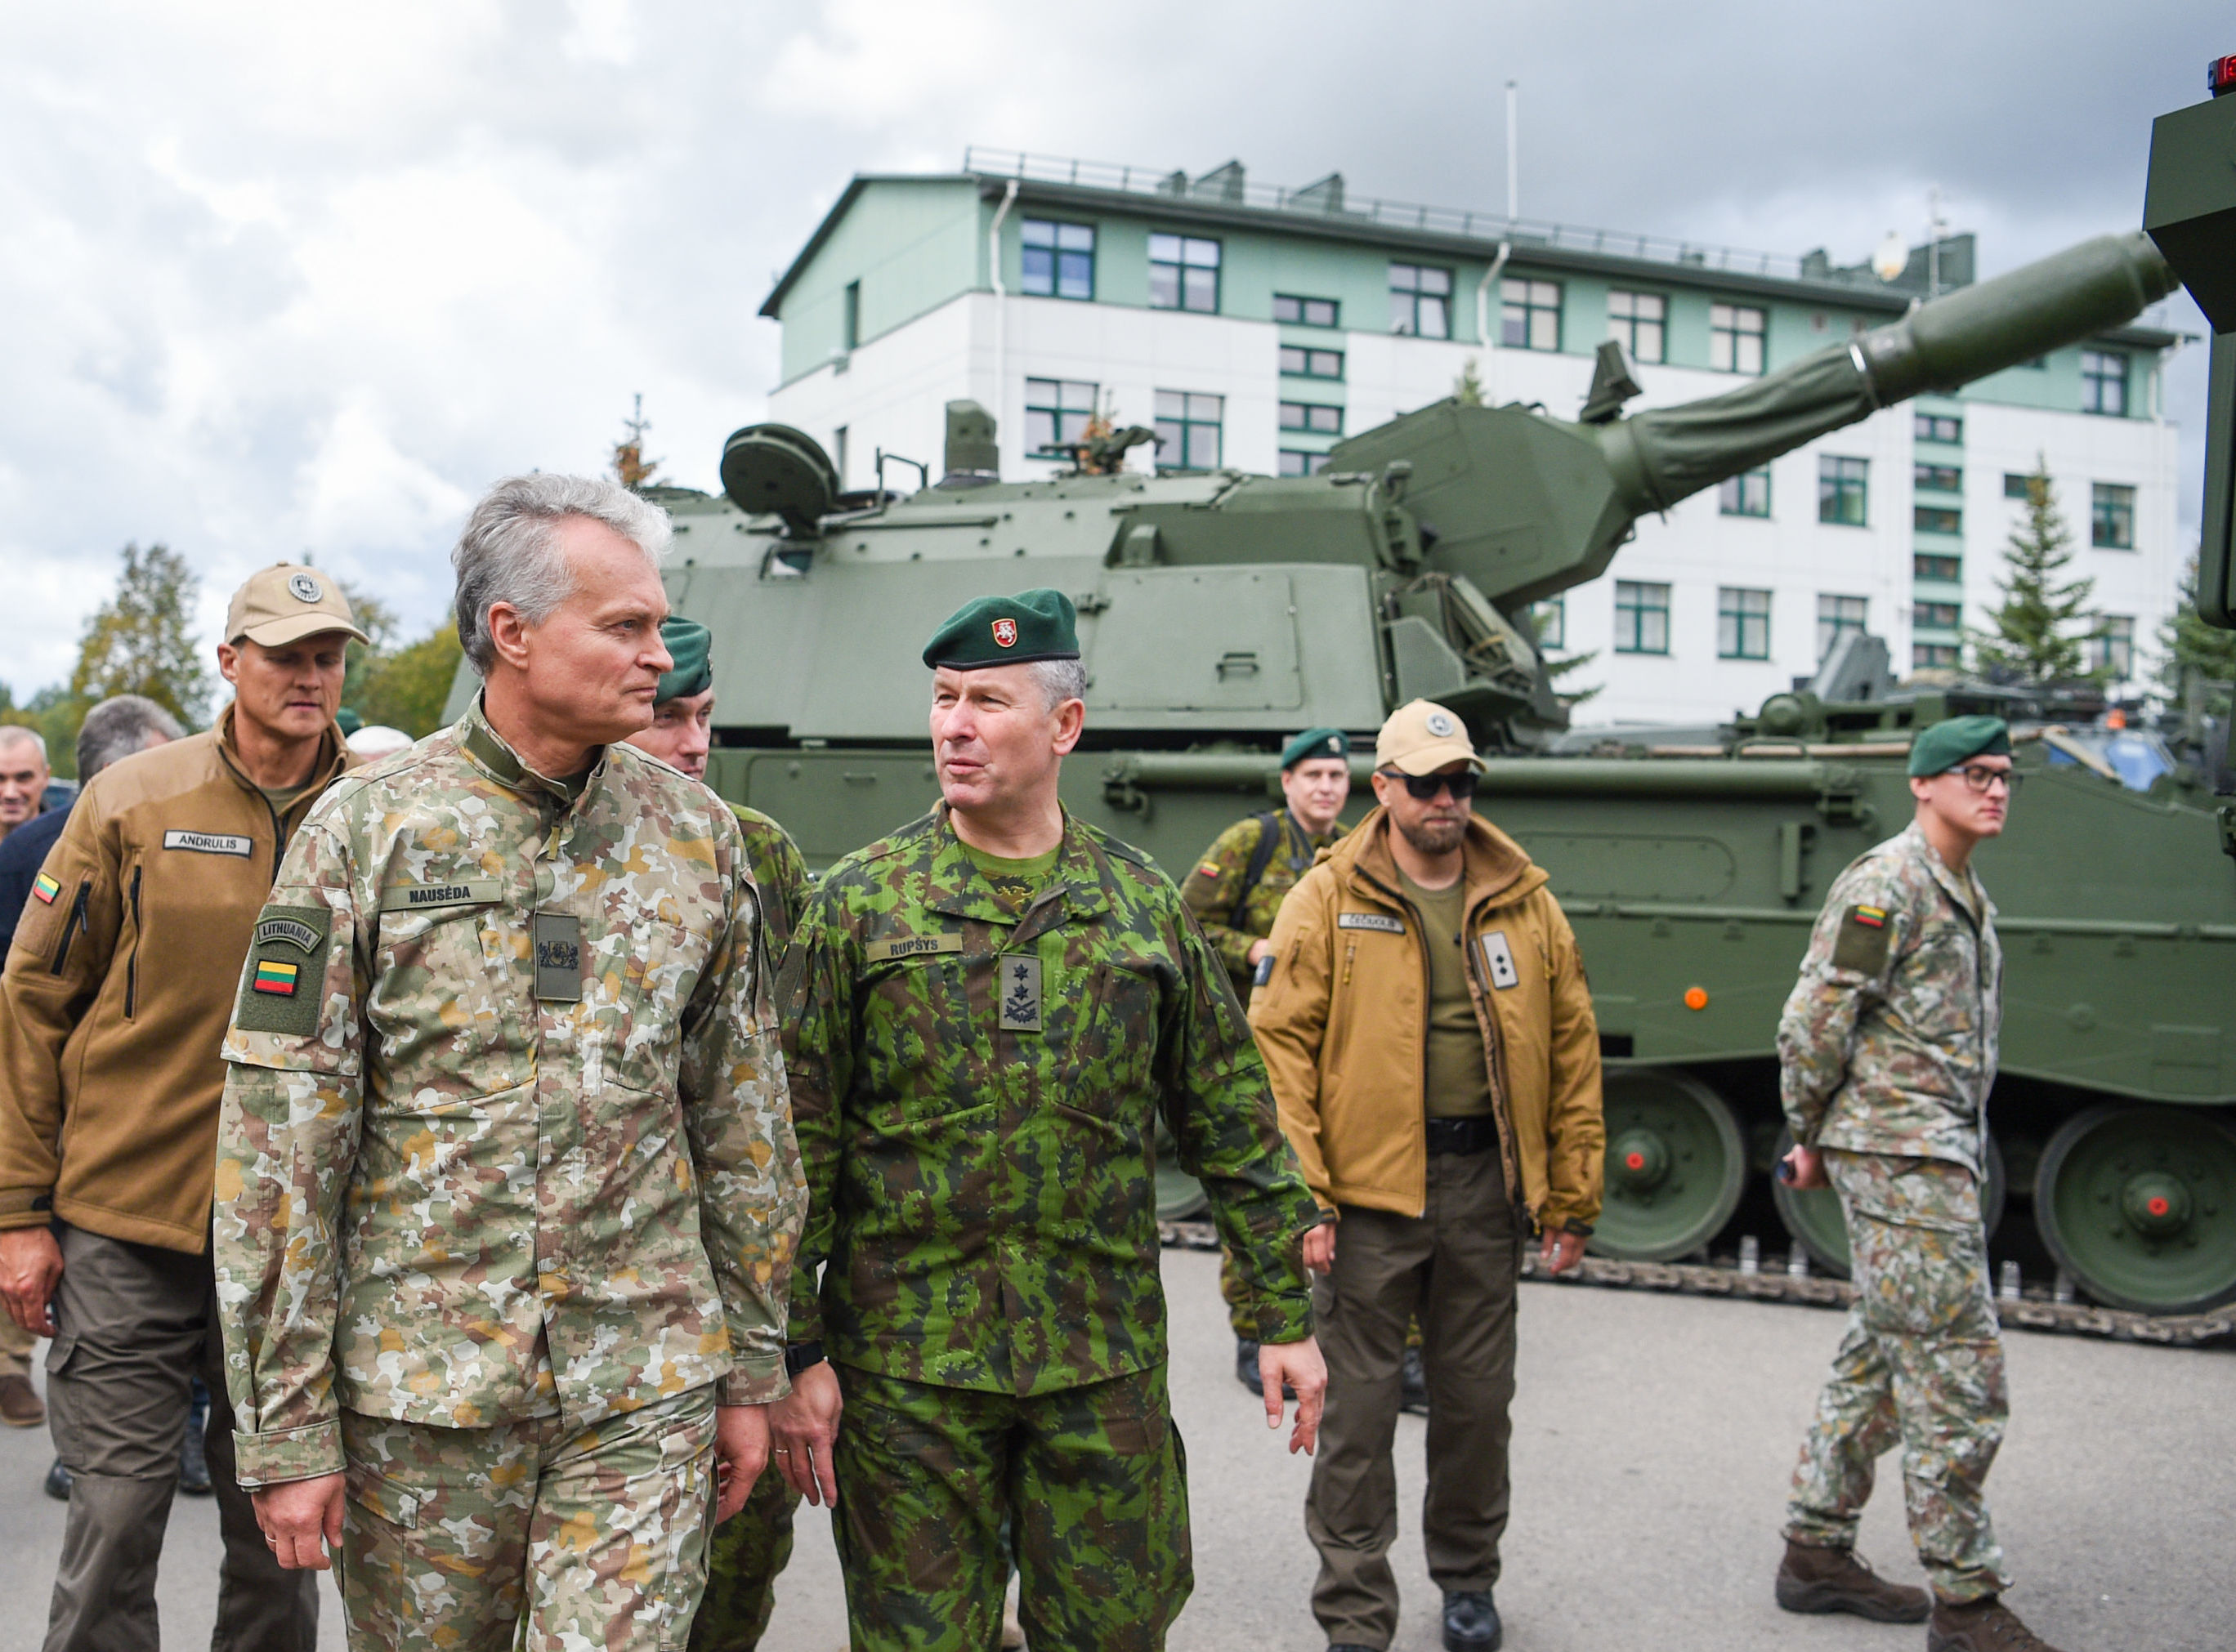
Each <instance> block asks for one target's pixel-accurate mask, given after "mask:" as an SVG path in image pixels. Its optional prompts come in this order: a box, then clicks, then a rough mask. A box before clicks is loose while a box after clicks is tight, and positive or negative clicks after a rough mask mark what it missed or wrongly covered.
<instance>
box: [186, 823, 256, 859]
mask: <svg viewBox="0 0 2236 1652" xmlns="http://www.w3.org/2000/svg"><path fill="white" fill-rule="evenodd" d="M163 847H164V848H165V849H187V850H189V851H191V852H192V853H194V854H196V855H239V856H240V858H241V859H242V860H247V858H248V857H249V856H250V855H253V854H254V853H256V840H255V839H254V838H253V837H242V836H240V835H238V834H237V833H233V832H187V831H178V830H173V831H168V832H165V833H164V834H163Z"/></svg>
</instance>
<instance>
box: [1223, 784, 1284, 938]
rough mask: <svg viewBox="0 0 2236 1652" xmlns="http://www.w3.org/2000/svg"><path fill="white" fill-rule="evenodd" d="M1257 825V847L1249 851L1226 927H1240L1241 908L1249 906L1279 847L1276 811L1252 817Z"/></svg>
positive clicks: (1279, 825)
mask: <svg viewBox="0 0 2236 1652" xmlns="http://www.w3.org/2000/svg"><path fill="white" fill-rule="evenodd" d="M1253 819H1255V820H1256V821H1257V823H1258V846H1257V847H1256V848H1255V849H1252V850H1251V851H1250V864H1249V865H1248V866H1247V867H1246V868H1244V869H1243V872H1242V888H1241V889H1240V891H1239V892H1238V893H1237V894H1236V895H1235V897H1234V906H1233V910H1232V911H1230V912H1228V914H1227V928H1230V929H1240V928H1241V927H1242V908H1244V907H1246V906H1247V905H1249V904H1250V896H1251V895H1252V894H1253V892H1254V891H1255V890H1256V888H1258V885H1259V883H1260V882H1263V881H1264V880H1265V876H1266V868H1267V867H1269V866H1271V865H1272V864H1273V850H1274V849H1275V848H1276V847H1277V846H1278V845H1279V841H1280V838H1281V836H1282V833H1281V816H1280V811H1279V810H1266V813H1264V814H1262V815H1257V816H1253Z"/></svg>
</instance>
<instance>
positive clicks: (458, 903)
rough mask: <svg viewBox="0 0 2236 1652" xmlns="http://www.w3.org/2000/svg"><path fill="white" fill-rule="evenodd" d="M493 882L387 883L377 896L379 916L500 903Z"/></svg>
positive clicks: (496, 884)
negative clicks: (382, 913)
mask: <svg viewBox="0 0 2236 1652" xmlns="http://www.w3.org/2000/svg"><path fill="white" fill-rule="evenodd" d="M503 895H504V884H503V882H502V881H501V880H499V879H497V878H457V879H454V880H452V881H451V882H447V883H391V884H390V885H389V886H388V887H387V888H385V889H383V890H382V891H381V892H380V909H381V910H382V911H383V912H419V911H424V910H425V909H426V908H430V907H472V906H487V905H490V903H492V902H494V901H498V900H501V899H502V898H503Z"/></svg>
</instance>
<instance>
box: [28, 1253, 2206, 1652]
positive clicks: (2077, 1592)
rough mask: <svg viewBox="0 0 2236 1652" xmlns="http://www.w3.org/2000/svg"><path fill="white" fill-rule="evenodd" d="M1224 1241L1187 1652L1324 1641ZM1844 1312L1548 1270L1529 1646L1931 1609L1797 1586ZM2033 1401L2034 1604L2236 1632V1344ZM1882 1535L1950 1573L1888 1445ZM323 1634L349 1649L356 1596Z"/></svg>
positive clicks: (1858, 1629) (1537, 1381)
mask: <svg viewBox="0 0 2236 1652" xmlns="http://www.w3.org/2000/svg"><path fill="white" fill-rule="evenodd" d="M1217 1268H1218V1258H1217V1257H1216V1256H1214V1255H1206V1254H1203V1253H1200V1252H1194V1251H1170V1252H1167V1254H1166V1256H1165V1277H1166V1282H1167V1290H1168V1292H1169V1293H1170V1296H1171V1300H1172V1305H1173V1314H1172V1317H1173V1380H1172V1390H1173V1401H1174V1410H1175V1412H1176V1413H1177V1416H1178V1419H1179V1423H1180V1429H1181V1431H1182V1432H1183V1434H1184V1435H1185V1436H1186V1438H1187V1450H1188V1463H1189V1470H1190V1479H1191V1487H1190V1489H1191V1498H1192V1502H1193V1505H1194V1536H1195V1557H1196V1590H1195V1595H1194V1599H1193V1600H1191V1601H1190V1603H1189V1604H1188V1606H1187V1610H1186V1611H1185V1612H1183V1613H1182V1614H1181V1616H1180V1622H1179V1623H1177V1624H1176V1625H1174V1629H1173V1634H1172V1637H1171V1642H1170V1643H1171V1646H1172V1647H1173V1649H1174V1652H1212V1649H1217V1652H1243V1649H1251V1652H1257V1649H1274V1648H1278V1649H1295V1652H1314V1649H1318V1648H1319V1647H1320V1646H1321V1645H1322V1644H1323V1642H1321V1639H1320V1636H1319V1633H1318V1630H1317V1628H1316V1626H1315V1625H1314V1623H1313V1622H1312V1614H1311V1611H1310V1609H1309V1606H1308V1596H1309V1592H1310V1589H1311V1585H1312V1573H1313V1557H1312V1550H1311V1548H1310V1546H1309V1545H1308V1544H1306V1543H1305V1537H1304V1531H1303V1521H1302V1512H1301V1511H1302V1505H1303V1499H1304V1493H1305V1478H1306V1475H1307V1473H1308V1472H1309V1468H1308V1465H1307V1464H1306V1462H1305V1459H1303V1458H1301V1457H1298V1458H1291V1457H1289V1456H1287V1455H1286V1453H1285V1452H1284V1451H1283V1450H1282V1449H1281V1446H1280V1444H1279V1442H1278V1441H1277V1439H1276V1438H1275V1437H1274V1436H1273V1435H1270V1434H1269V1433H1268V1432H1266V1427H1265V1421H1264V1417H1263V1414H1262V1413H1260V1412H1259V1409H1258V1407H1257V1402H1256V1401H1255V1400H1253V1399H1252V1397H1251V1396H1250V1395H1249V1394H1247V1393H1245V1392H1244V1391H1243V1390H1242V1389H1241V1388H1240V1387H1239V1386H1238V1385H1237V1384H1236V1383H1235V1380H1234V1377H1233V1341H1231V1339H1230V1336H1229V1334H1228V1331H1227V1324H1226V1314H1225V1308H1224V1306H1223V1305H1222V1304H1221V1303H1220V1300H1219V1294H1218V1286H1217V1280H1216V1272H1217ZM1840 1324H1841V1316H1840V1315H1839V1314H1838V1313H1834V1312H1831V1311H1827V1310H1824V1309H1818V1308H1797V1307H1792V1306H1786V1305H1780V1304H1769V1303H1757V1302H1746V1301H1715V1300H1708V1299H1702V1298H1697V1297H1675V1296H1661V1295H1647V1294H1642V1293H1638V1292H1631V1291H1611V1290H1596V1289H1590V1288H1578V1287H1573V1286H1566V1285H1552V1284H1539V1283H1530V1284H1527V1285H1525V1286H1524V1287H1523V1288H1522V1355H1521V1371H1520V1384H1521V1391H1520V1394H1519V1397H1518V1398H1517V1399H1516V1402H1515V1435H1514V1479H1515V1486H1514V1523H1513V1525H1512V1527H1511V1528H1510V1529H1509V1533H1508V1537H1507V1544H1506V1558H1505V1567H1506V1575H1505V1579H1504V1581H1503V1583H1501V1584H1500V1585H1499V1590H1498V1602H1499V1607H1500V1609H1501V1611H1502V1612H1503V1615H1504V1616H1505V1619H1506V1626H1507V1636H1506V1644H1507V1645H1508V1647H1509V1648H1511V1649H1514V1652H1607V1649H1611V1648H1628V1647H1643V1648H1652V1649H1656V1652H1692V1649H1699V1652H1710V1649H1713V1652H1746V1649H1755V1648H1761V1649H1772V1648H1776V1649H1782V1652H1849V1649H1856V1652H1863V1649H1884V1648H1892V1647H1914V1646H1917V1645H1920V1644H1922V1643H1923V1641H1924V1630H1923V1629H1917V1628H1890V1627H1885V1626H1881V1625H1876V1624H1869V1623H1862V1622H1860V1621H1858V1620H1855V1619H1851V1618H1813V1617H1812V1618H1800V1617H1792V1616H1787V1615H1786V1614H1785V1613H1782V1612H1780V1611H1779V1610H1778V1609H1777V1608H1776V1607H1775V1606H1774V1605H1772V1602H1771V1577H1772V1573H1773V1572H1774V1571H1775V1570H1776V1568H1777V1564H1778V1560H1779V1553H1780V1545H1779V1537H1778V1525H1779V1515H1780V1511H1781V1509H1782V1506H1783V1504H1784V1499H1785V1494H1786V1477H1787V1474H1788V1473H1789V1472H1790V1471H1791V1469H1792V1462H1793V1457H1794V1453H1795V1451H1796V1449H1797V1447H1798V1446H1799V1441H1800V1438H1801V1432H1802V1429H1803V1427H1804V1426H1805V1423H1806V1421H1807V1419H1808V1415H1809V1412H1810V1408H1811V1406H1812V1401H1813V1400H1814V1397H1815V1393H1816V1390H1817V1386H1818V1382H1819V1380H1821V1378H1822V1376H1823V1374H1824V1368H1825V1362H1826V1361H1827V1360H1829V1359H1830V1358H1831V1355H1832V1348H1833V1345H1834V1344H1835V1343H1836V1342H1837V1341H1838V1339H1839V1333H1840ZM2007 1341H2008V1346H2009V1355H2010V1371H2011V1393H2012V1412H2013V1415H2012V1419H2011V1426H2010V1432H2009V1438H2008V1439H2007V1440H2006V1441H2005V1444H2004V1446H2003V1457H2002V1459H2001V1460H2000V1461H1998V1462H1997V1464H1996V1470H1995V1473H1994V1476H1993V1478H1991V1479H1990V1480H1989V1495H1990V1500H1991V1502H1992V1505H1993V1507H1994V1511H1995V1515H1996V1527H1997V1530H1998V1531H1999V1533H2000V1534H2001V1536H2002V1538H2003V1546H2004V1550H2005V1551H2006V1553H2007V1555H2008V1556H2009V1563H2010V1566H2011V1570H2012V1572H2013V1574H2014V1576H2015V1577H2016V1586H2015V1588H2014V1589H2013V1590H2012V1592H2011V1596H2010V1598H2011V1602H2012V1603H2013V1604H2014V1605H2015V1606H2016V1607H2017V1608H2018V1609H2020V1610H2021V1612H2022V1613H2023V1614H2024V1616H2026V1618H2027V1619H2028V1621H2029V1623H2031V1624H2032V1625H2033V1626H2034V1627H2035V1629H2036V1630H2037V1631H2038V1632H2040V1633H2041V1634H2042V1635H2043V1636H2047V1637H2048V1638H2049V1640H2050V1641H2051V1642H2053V1643H2054V1644H2055V1645H2057V1646H2059V1647H2061V1648H2064V1649H2067V1652H2089V1649H2098V1652H2114V1649H2120V1652H2126V1649H2143V1648H2149V1649H2154V1652H2191V1649H2194V1652H2207V1649H2211V1652H2226V1649H2228V1648H2230V1647H2231V1646H2236V1606H2232V1599H2236V1354H2230V1353H2228V1352H2226V1351H2223V1350H2199V1349H2185V1348H2164V1347H2149V1346H2144V1345H2141V1344H2132V1343H2115V1342H2104V1341H2091V1340H2085V1339H2081V1338H2077V1337H2070V1336H2051V1335H2042V1334H2032V1333H2027V1332H2014V1333H2012V1334H2010V1335H2009V1338H2008V1339H2007ZM1423 1427H1424V1425H1423V1424H1422V1422H1421V1421H1420V1419H1417V1418H1411V1417H1409V1418H1404V1419H1401V1421H1400V1423H1399V1426H1398V1479H1399V1485H1400V1495H1401V1499H1402V1501H1401V1504H1400V1519H1401V1524H1402V1527H1403V1530H1402V1531H1401V1532H1400V1535H1399V1537H1398V1548H1397V1551H1396V1558H1395V1564H1396V1567H1397V1570H1398V1580H1399V1585H1400V1587H1401V1589H1402V1590H1404V1601H1405V1608H1404V1618H1403V1620H1402V1622H1401V1623H1400V1624H1399V1626H1398V1639H1397V1642H1396V1647H1397V1648H1398V1649H1402V1652H1430V1649H1435V1648H1437V1646H1438V1645H1439V1644H1440V1641H1439V1637H1438V1635H1437V1611H1436V1608H1437V1597H1436V1592H1435V1590H1434V1588H1433V1587H1432V1586H1431V1585H1430V1583H1429V1580H1428V1576H1427V1572H1426V1569H1425V1567H1424V1563H1423V1560H1422V1557H1421V1545H1420V1534H1419V1531H1418V1530H1417V1513H1418V1509H1419V1505H1420V1497H1421V1490H1422V1482H1423V1472H1424V1469H1423V1462H1422V1456H1423V1448H1424V1436H1423ZM48 1456H49V1448H48V1445H47V1441H46V1439H45V1436H44V1434H43V1432H36V1431H16V1430H9V1431H5V1432H4V1433H0V1556H4V1557H6V1564H5V1568H4V1570H3V1571H0V1578H4V1588H5V1590H6V1591H7V1609H6V1610H5V1611H4V1612H0V1652H29V1649H32V1648H36V1647H37V1646H38V1645H39V1644H40V1641H41V1637H42V1634H43V1626H44V1623H45V1621H46V1606H47V1591H48V1588H49V1583H51V1581H52V1578H53V1575H54V1564H55V1556H56V1551H57V1550H58V1549H59V1547H60V1544H61V1538H62V1514H63V1510H62V1505H60V1504H58V1503H54V1502H50V1501H49V1500H48V1499H47V1498H43V1497H41V1496H40V1495H39V1494H38V1491H37V1485H38V1479H39V1477H40V1476H41V1475H42V1474H43V1473H44V1472H45V1470H46V1465H47V1462H48ZM1899 1491H1900V1482H1899V1476H1898V1474H1897V1472H1896V1467H1895V1463H1894V1459H1891V1458H1890V1459H1886V1461H1885V1464H1884V1472H1883V1475H1882V1485H1881V1488H1880V1491H1879V1494H1878V1498H1875V1499H1874V1502H1873V1505H1872V1507H1871V1510H1870V1511H1869V1512H1868V1514H1867V1516H1866V1518H1865V1520H1864V1533H1863V1541H1862V1548H1863V1550H1864V1553H1865V1554H1867V1555H1868V1556H1869V1557H1871V1559H1872V1560H1873V1561H1874V1562H1875V1563H1876V1564H1878V1566H1879V1569H1880V1570H1882V1571H1884V1572H1885V1573H1887V1574H1888V1575H1890V1576H1891V1577H1896V1578H1897V1579H1900V1580H1903V1581H1905V1582H1911V1583H1916V1582H1919V1581H1922V1579H1921V1576H1920V1573H1919V1571H1918V1569H1917V1562H1916V1560H1915V1558H1914V1557H1912V1556H1911V1554H1910V1545H1909V1542H1908V1540H1907V1537H1906V1536H1905V1534H1904V1530H1903V1524H1902V1513H1901V1508H1900V1503H1899ZM217 1552H218V1543H217V1519H216V1511H215V1509H214V1506H213V1505H212V1504H211V1503H210V1502H208V1501H207V1500H206V1499H205V1500H194V1499H188V1498H180V1499H179V1500H178V1501H177V1502H176V1504H175V1505H174V1507H173V1511H172V1518H171V1528H170V1533H169V1537H168V1544H167V1548H166V1552H165V1556H164V1564H163V1570H162V1575H161V1585H160V1590H161V1602H162V1614H163V1633H164V1636H165V1637H166V1639H167V1640H168V1642H170V1643H171V1644H172V1645H173V1646H174V1647H193V1646H199V1645H202V1644H205V1643H206V1642H207V1638H208V1636H209V1629H210V1622H211V1612H212V1608H213V1603H214V1596H215V1581H216V1558H217ZM321 1630H322V1632H321V1636H320V1641H321V1645H322V1646H324V1647H330V1648H339V1647H340V1646H341V1645H342V1636H341V1629H340V1618H339V1612H338V1610H337V1609H336V1608H335V1603H334V1601H333V1599H332V1595H331V1593H330V1594H329V1595H328V1597H327V1602H326V1612H325V1614H324V1616H323V1618H322V1623H321ZM845 1638H846V1637H845V1615H844V1610H843V1606H842V1603H841V1599H840V1593H839V1583H838V1567H837V1563H836V1562H835V1560H834V1559H833V1557H832V1550H831V1541H830V1536H829V1531H828V1523H827V1517H825V1515H824V1514H822V1513H821V1512H820V1511H817V1510H814V1509H810V1508H806V1507H803V1508H802V1509H801V1511H800V1521H799V1551H798V1555H797V1557H796V1558H795V1559H794V1561H793V1563H792V1568H791V1570H789V1571H788V1572H787V1573H786V1576H785V1577H784V1578H783V1580H782V1581H781V1582H780V1583H779V1586H778V1603H777V1613H776V1619H775V1622H774V1623H773V1624H772V1625H771V1628H770V1631H769V1635H768V1637H767V1639H766V1642H764V1645H766V1647H767V1648H769V1649H770V1652H841V1649H843V1648H844V1647H845Z"/></svg>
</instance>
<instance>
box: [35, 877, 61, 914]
mask: <svg viewBox="0 0 2236 1652" xmlns="http://www.w3.org/2000/svg"><path fill="white" fill-rule="evenodd" d="M31 893H32V894H33V895H36V896H37V897H38V901H39V904H40V905H41V906H43V907H50V906H52V905H54V903H55V897H56V895H60V894H61V893H62V885H61V884H59V883H57V882H55V881H54V879H52V878H50V877H49V876H48V875H46V874H45V873H44V872H42V873H40V874H39V875H38V876H36V878H33V879H32V880H31Z"/></svg>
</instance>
